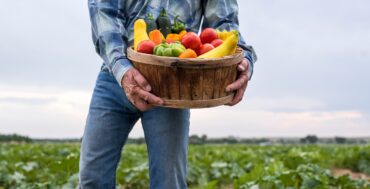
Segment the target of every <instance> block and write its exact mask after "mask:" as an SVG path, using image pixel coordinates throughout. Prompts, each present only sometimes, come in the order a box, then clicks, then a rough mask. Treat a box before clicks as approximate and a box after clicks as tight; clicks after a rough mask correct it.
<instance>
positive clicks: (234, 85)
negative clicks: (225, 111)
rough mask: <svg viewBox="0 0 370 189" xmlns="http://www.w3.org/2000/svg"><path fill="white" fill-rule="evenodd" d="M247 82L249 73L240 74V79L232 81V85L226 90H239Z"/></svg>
mask: <svg viewBox="0 0 370 189" xmlns="http://www.w3.org/2000/svg"><path fill="white" fill-rule="evenodd" d="M247 83H248V75H246V74H241V75H240V76H239V79H237V80H236V81H234V82H233V83H231V84H230V85H228V86H227V87H226V92H230V91H235V90H238V89H240V88H242V87H243V86H244V85H246V84H247Z"/></svg>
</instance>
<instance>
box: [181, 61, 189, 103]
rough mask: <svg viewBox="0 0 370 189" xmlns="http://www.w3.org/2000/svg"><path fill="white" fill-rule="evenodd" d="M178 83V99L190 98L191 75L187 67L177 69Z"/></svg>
mask: <svg viewBox="0 0 370 189" xmlns="http://www.w3.org/2000/svg"><path fill="white" fill-rule="evenodd" d="M178 74H179V75H178V77H179V85H180V99H181V100H190V99H191V85H190V80H191V75H190V71H189V69H183V68H179V69H178Z"/></svg>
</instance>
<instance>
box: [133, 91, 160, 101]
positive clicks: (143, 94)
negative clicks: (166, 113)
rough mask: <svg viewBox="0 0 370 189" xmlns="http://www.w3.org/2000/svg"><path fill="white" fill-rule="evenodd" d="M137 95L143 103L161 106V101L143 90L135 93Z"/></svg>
mask: <svg viewBox="0 0 370 189" xmlns="http://www.w3.org/2000/svg"><path fill="white" fill-rule="evenodd" d="M137 95H139V97H140V98H141V99H143V100H144V101H146V102H148V103H149V104H158V105H162V104H163V100H162V99H161V98H159V97H157V96H155V95H153V94H152V93H149V92H147V91H144V90H140V89H139V90H138V91H137Z"/></svg>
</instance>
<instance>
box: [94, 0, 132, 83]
mask: <svg viewBox="0 0 370 189" xmlns="http://www.w3.org/2000/svg"><path fill="white" fill-rule="evenodd" d="M121 4H122V3H120V0H88V6H89V13H90V20H91V29H92V35H93V41H94V45H95V48H96V52H97V53H98V54H99V55H100V57H101V58H102V59H103V60H104V62H105V63H106V64H107V65H108V69H109V71H110V72H111V73H113V75H114V77H115V78H116V80H117V82H118V83H119V85H121V80H122V77H123V75H124V74H125V72H126V71H127V70H128V69H130V68H132V67H133V66H132V64H131V62H130V61H129V60H128V59H127V56H126V48H127V30H126V28H125V27H124V25H125V24H124V23H125V22H126V19H125V15H124V13H123V11H122V8H121V7H120V6H121Z"/></svg>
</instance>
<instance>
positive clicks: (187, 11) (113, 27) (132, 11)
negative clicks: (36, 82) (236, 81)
mask: <svg viewBox="0 0 370 189" xmlns="http://www.w3.org/2000/svg"><path fill="white" fill-rule="evenodd" d="M88 5H89V12H90V20H91V25H92V36H93V42H94V44H95V47H96V51H97V53H98V54H99V55H100V56H101V58H102V59H103V60H104V63H103V69H104V68H105V69H108V70H109V71H110V72H111V73H113V75H114V76H115V78H116V79H117V81H118V83H119V84H120V85H121V80H122V77H123V75H124V74H125V72H126V71H127V70H128V69H130V68H132V64H131V62H130V61H129V60H128V59H127V57H126V49H127V47H128V46H130V45H132V43H133V33H134V31H133V28H134V27H133V25H134V22H135V20H136V19H138V18H145V16H146V15H147V13H149V12H151V13H152V14H153V16H154V18H156V17H157V16H158V15H159V14H160V10H161V9H162V8H165V9H166V11H167V14H168V16H169V17H170V19H171V20H173V18H174V17H175V16H176V15H179V20H181V21H182V22H184V23H186V30H187V31H193V32H195V33H198V31H199V29H202V28H207V27H211V28H215V29H219V30H224V29H226V30H232V29H235V30H238V31H239V21H238V4H237V0H88ZM239 46H240V47H241V48H243V49H244V50H245V57H246V58H247V59H248V60H249V62H250V68H251V69H250V75H252V73H253V65H254V62H255V61H256V59H257V58H256V54H255V53H254V50H253V48H252V46H250V45H247V44H246V42H245V40H244V38H243V37H242V36H241V35H240V39H239Z"/></svg>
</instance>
